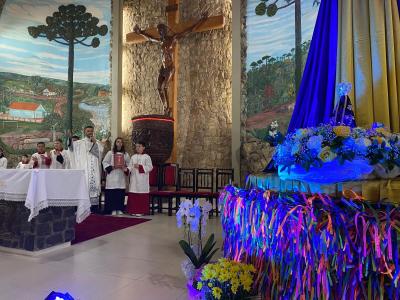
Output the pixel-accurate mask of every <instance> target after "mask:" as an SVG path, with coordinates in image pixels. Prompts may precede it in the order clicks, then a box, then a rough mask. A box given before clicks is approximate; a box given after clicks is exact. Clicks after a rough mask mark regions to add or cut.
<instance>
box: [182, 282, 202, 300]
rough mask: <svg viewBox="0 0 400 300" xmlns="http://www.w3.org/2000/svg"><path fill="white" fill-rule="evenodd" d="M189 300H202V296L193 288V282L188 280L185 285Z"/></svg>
mask: <svg viewBox="0 0 400 300" xmlns="http://www.w3.org/2000/svg"><path fill="white" fill-rule="evenodd" d="M186 288H187V292H188V299H189V300H203V299H205V297H204V294H203V293H202V292H201V291H199V290H197V289H196V288H195V287H194V286H193V280H189V281H188V282H187V284H186Z"/></svg>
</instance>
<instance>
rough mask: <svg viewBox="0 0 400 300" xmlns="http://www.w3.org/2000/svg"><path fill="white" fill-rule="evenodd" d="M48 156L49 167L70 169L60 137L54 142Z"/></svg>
mask: <svg viewBox="0 0 400 300" xmlns="http://www.w3.org/2000/svg"><path fill="white" fill-rule="evenodd" d="M50 157H51V165H50V169H70V161H69V154H68V151H66V150H64V149H63V143H62V140H61V139H58V140H56V141H55V142H54V149H53V150H51V151H50Z"/></svg>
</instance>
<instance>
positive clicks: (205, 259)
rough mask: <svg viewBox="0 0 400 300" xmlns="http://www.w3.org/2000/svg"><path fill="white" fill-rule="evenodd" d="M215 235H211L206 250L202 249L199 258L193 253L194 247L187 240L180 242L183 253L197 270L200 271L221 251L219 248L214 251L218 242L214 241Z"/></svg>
mask: <svg viewBox="0 0 400 300" xmlns="http://www.w3.org/2000/svg"><path fill="white" fill-rule="evenodd" d="M214 239H215V237H214V234H211V235H210V237H209V238H208V240H207V242H206V244H205V246H204V248H203V249H202V251H201V253H200V256H199V257H197V255H196V253H195V252H194V251H193V249H192V247H190V245H189V243H188V242H187V241H185V240H180V241H179V246H181V248H182V250H183V252H184V253H185V254H186V256H187V257H188V258H189V259H190V261H191V262H192V264H193V265H194V267H195V268H196V269H199V268H200V267H201V266H203V265H205V264H208V263H209V262H210V260H211V259H212V257H213V256H214V254H215V253H216V252H217V251H218V250H219V248H217V249H214V247H215V244H216V242H215V241H214Z"/></svg>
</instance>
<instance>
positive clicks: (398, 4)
mask: <svg viewBox="0 0 400 300" xmlns="http://www.w3.org/2000/svg"><path fill="white" fill-rule="evenodd" d="M397 8H398V9H399V15H400V0H397Z"/></svg>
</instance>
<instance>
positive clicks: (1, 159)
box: [0, 148, 7, 169]
mask: <svg viewBox="0 0 400 300" xmlns="http://www.w3.org/2000/svg"><path fill="white" fill-rule="evenodd" d="M0 169H7V158H6V157H5V156H4V151H3V148H0Z"/></svg>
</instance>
